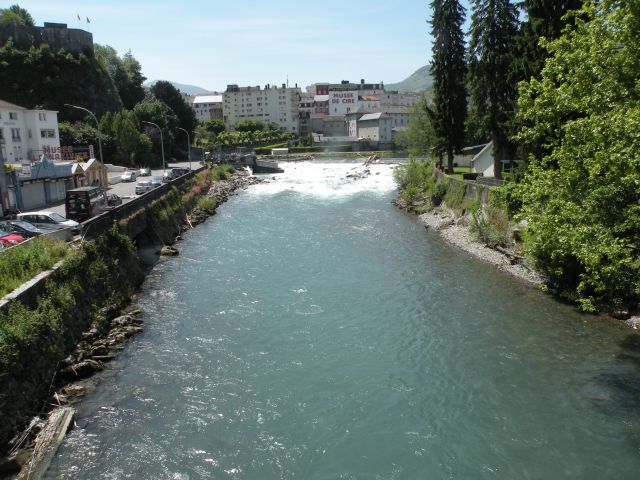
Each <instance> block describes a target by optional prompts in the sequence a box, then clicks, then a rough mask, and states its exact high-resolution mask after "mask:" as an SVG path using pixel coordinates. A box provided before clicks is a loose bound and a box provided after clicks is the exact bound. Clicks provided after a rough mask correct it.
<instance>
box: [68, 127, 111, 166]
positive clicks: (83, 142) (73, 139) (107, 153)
mask: <svg viewBox="0 0 640 480" xmlns="http://www.w3.org/2000/svg"><path fill="white" fill-rule="evenodd" d="M58 131H59V134H60V145H63V146H67V145H68V146H72V147H86V146H88V145H93V147H94V152H95V153H96V155H97V154H98V130H97V129H96V127H95V123H94V121H93V119H92V118H89V117H87V119H86V121H84V122H81V121H76V122H73V123H70V122H67V121H62V122H60V123H59V124H58ZM100 140H101V142H102V153H103V155H104V157H105V158H104V161H105V163H108V162H109V161H111V159H112V158H113V155H114V152H115V151H116V147H115V142H114V141H113V137H111V135H109V134H106V133H105V132H104V131H103V130H102V128H100Z"/></svg>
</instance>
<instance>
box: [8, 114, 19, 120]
mask: <svg viewBox="0 0 640 480" xmlns="http://www.w3.org/2000/svg"><path fill="white" fill-rule="evenodd" d="M17 119H18V113H17V112H9V120H17Z"/></svg>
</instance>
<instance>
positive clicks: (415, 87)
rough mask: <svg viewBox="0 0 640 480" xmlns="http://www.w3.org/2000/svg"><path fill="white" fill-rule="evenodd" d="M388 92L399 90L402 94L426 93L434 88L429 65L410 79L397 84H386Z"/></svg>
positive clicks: (414, 73)
mask: <svg viewBox="0 0 640 480" xmlns="http://www.w3.org/2000/svg"><path fill="white" fill-rule="evenodd" d="M385 88H386V89H387V90H398V91H400V92H425V91H430V90H431V89H432V88H433V79H432V78H431V74H430V73H429V65H425V66H424V67H421V68H419V69H418V70H416V71H415V72H413V73H412V74H411V75H410V76H409V77H408V78H406V79H404V80H403V81H401V82H397V83H385Z"/></svg>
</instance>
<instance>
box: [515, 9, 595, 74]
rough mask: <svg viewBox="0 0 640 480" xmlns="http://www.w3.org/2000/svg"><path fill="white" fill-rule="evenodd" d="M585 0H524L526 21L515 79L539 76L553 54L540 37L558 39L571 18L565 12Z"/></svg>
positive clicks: (519, 43) (520, 41)
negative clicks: (541, 41) (544, 45)
mask: <svg viewBox="0 0 640 480" xmlns="http://www.w3.org/2000/svg"><path fill="white" fill-rule="evenodd" d="M583 3H584V2H583V1H582V0H524V1H523V2H522V8H523V10H524V12H525V13H526V18H527V19H526V21H525V22H524V23H523V24H522V30H521V33H520V38H519V41H518V43H517V62H516V64H515V72H514V73H515V80H516V81H521V80H527V81H528V80H529V79H531V77H534V76H538V74H539V73H540V72H541V71H542V67H544V62H545V60H546V59H547V57H548V56H549V53H548V52H547V50H546V49H545V48H544V47H542V46H541V45H540V39H541V38H545V39H547V40H555V39H556V38H558V37H559V36H560V34H561V33H562V30H563V29H564V27H565V26H566V25H567V22H569V21H570V19H565V18H564V16H565V15H566V13H567V12H569V11H570V10H578V9H580V8H581V7H582V4H583Z"/></svg>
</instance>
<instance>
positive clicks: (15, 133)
mask: <svg viewBox="0 0 640 480" xmlns="http://www.w3.org/2000/svg"><path fill="white" fill-rule="evenodd" d="M11 140H13V141H14V142H19V141H20V129H19V128H12V129H11Z"/></svg>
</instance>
